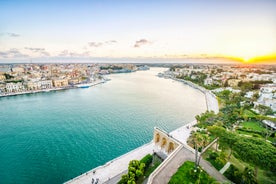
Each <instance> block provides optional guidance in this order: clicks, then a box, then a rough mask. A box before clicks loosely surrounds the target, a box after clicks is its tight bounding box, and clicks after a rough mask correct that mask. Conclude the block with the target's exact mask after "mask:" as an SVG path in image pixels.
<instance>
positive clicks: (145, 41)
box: [133, 39, 151, 48]
mask: <svg viewBox="0 0 276 184" xmlns="http://www.w3.org/2000/svg"><path fill="white" fill-rule="evenodd" d="M147 44H151V42H150V41H148V40H146V39H140V40H137V41H136V42H135V44H134V46H133V47H135V48H139V47H141V46H143V45H147Z"/></svg>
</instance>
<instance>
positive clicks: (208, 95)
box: [205, 91, 219, 113]
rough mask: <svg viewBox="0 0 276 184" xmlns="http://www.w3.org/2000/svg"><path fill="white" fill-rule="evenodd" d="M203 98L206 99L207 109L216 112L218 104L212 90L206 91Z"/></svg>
mask: <svg viewBox="0 0 276 184" xmlns="http://www.w3.org/2000/svg"><path fill="white" fill-rule="evenodd" d="M205 99H206V104H207V109H208V111H214V112H215V113H218V112H219V105H218V100H217V97H216V96H215V95H214V94H213V93H212V92H210V91H206V92H205Z"/></svg>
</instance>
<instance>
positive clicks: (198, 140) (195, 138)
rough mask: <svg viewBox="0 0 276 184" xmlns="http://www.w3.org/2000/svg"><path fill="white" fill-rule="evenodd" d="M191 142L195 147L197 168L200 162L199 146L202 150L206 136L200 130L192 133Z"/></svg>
mask: <svg viewBox="0 0 276 184" xmlns="http://www.w3.org/2000/svg"><path fill="white" fill-rule="evenodd" d="M189 142H190V143H191V144H192V145H193V147H194V149H195V168H197V167H198V165H199V162H200V155H199V148H201V150H202V147H203V143H204V137H203V136H202V134H200V133H199V132H194V133H193V134H192V135H191V137H190V140H189Z"/></svg>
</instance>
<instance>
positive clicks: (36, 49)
mask: <svg viewBox="0 0 276 184" xmlns="http://www.w3.org/2000/svg"><path fill="white" fill-rule="evenodd" d="M24 49H26V50H30V51H33V52H43V51H45V49H44V48H33V47H24Z"/></svg>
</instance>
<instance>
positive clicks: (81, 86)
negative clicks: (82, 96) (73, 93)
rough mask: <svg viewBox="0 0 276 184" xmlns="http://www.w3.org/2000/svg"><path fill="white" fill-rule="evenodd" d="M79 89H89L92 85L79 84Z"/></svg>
mask: <svg viewBox="0 0 276 184" xmlns="http://www.w3.org/2000/svg"><path fill="white" fill-rule="evenodd" d="M76 86H77V87H78V88H89V87H90V85H89V84H77V85H76Z"/></svg>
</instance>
